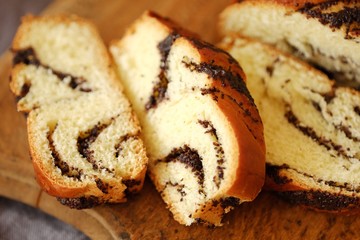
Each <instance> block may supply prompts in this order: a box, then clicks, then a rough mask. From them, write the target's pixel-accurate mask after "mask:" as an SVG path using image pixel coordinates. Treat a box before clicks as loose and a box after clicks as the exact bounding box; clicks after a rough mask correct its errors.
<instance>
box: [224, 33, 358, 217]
mask: <svg viewBox="0 0 360 240" xmlns="http://www.w3.org/2000/svg"><path fill="white" fill-rule="evenodd" d="M222 47H223V48H224V49H225V50H227V51H229V52H230V53H231V54H232V56H234V58H235V59H237V60H238V61H239V62H240V64H241V66H242V67H243V68H244V71H245V72H246V74H247V77H248V81H247V83H248V87H249V90H250V92H251V94H252V95H253V97H254V99H255V102H256V104H257V106H258V108H259V111H260V115H261V118H262V120H263V123H264V129H265V142H266V150H267V153H266V154H267V155H266V166H267V167H266V175H267V181H266V185H267V187H269V188H270V189H273V190H275V191H278V192H279V193H280V194H281V195H284V196H286V197H287V198H288V199H290V200H291V201H293V202H295V203H298V204H301V205H305V206H307V207H310V208H313V209H316V210H321V211H329V212H348V213H351V212H354V211H355V210H356V211H357V210H359V207H360V171H359V169H360V93H359V91H356V90H354V89H352V88H345V87H335V85H334V82H333V81H331V80H329V79H328V77H327V76H326V75H325V74H323V73H321V72H320V71H318V70H316V69H314V68H312V67H311V66H309V65H307V64H306V63H304V62H301V61H300V60H298V59H296V58H293V57H291V56H288V55H285V54H283V53H281V52H280V51H278V50H276V49H274V48H273V47H271V46H268V45H265V44H263V43H261V42H257V41H255V40H249V39H245V38H234V37H227V38H225V39H224V40H223V42H222Z"/></svg>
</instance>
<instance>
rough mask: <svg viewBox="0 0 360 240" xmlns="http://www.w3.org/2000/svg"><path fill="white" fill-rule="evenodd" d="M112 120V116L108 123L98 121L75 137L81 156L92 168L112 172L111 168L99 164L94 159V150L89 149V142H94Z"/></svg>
mask: <svg viewBox="0 0 360 240" xmlns="http://www.w3.org/2000/svg"><path fill="white" fill-rule="evenodd" d="M112 121H113V118H112V119H111V120H110V121H109V122H108V123H103V124H100V123H98V124H97V125H95V126H94V127H93V128H91V129H89V130H88V131H86V132H85V133H80V134H79V137H78V139H77V147H78V152H79V153H80V154H81V156H83V157H84V158H85V159H86V160H87V161H88V162H89V163H91V165H92V167H93V169H94V170H98V169H104V170H105V171H107V172H108V173H113V172H114V170H113V169H109V168H106V167H104V166H99V165H98V163H99V161H98V160H97V159H94V151H92V150H90V149H89V148H90V146H91V144H93V143H94V142H95V140H96V139H97V137H98V136H99V135H100V133H101V132H102V131H103V130H104V129H105V128H107V127H108V126H109V125H110V124H111V123H112Z"/></svg>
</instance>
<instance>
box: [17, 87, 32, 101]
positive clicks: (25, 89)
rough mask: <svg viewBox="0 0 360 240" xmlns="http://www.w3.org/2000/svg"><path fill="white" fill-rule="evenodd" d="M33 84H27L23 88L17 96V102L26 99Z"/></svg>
mask: <svg viewBox="0 0 360 240" xmlns="http://www.w3.org/2000/svg"><path fill="white" fill-rule="evenodd" d="M30 87H31V83H28V82H25V83H24V85H22V87H21V91H20V94H19V95H18V96H16V101H17V102H18V101H20V99H22V98H23V97H25V96H26V95H27V94H28V93H29V91H30Z"/></svg>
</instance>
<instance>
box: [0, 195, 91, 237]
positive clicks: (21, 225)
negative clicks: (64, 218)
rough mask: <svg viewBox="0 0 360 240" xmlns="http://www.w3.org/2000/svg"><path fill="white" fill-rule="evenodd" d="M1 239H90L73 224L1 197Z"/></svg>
mask: <svg viewBox="0 0 360 240" xmlns="http://www.w3.org/2000/svg"><path fill="white" fill-rule="evenodd" d="M0 239H1V240H10V239H11V240H17V239H21V240H32V239H34V240H35V239H36V240H38V239H53V240H56V239H59V240H65V239H79V240H80V239H84V240H85V239H88V238H87V237H86V236H85V235H84V234H82V233H81V232H79V231H78V230H76V229H75V228H73V227H72V226H70V225H68V224H65V223H63V222H61V221H60V220H57V219H55V218H53V217H51V216H49V215H47V214H45V213H43V212H41V211H40V210H37V209H34V208H32V207H29V206H27V205H25V204H22V203H19V202H15V201H11V200H9V199H6V198H3V197H0Z"/></svg>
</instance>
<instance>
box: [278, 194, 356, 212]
mask: <svg viewBox="0 0 360 240" xmlns="http://www.w3.org/2000/svg"><path fill="white" fill-rule="evenodd" d="M278 194H279V195H280V196H283V197H285V198H287V199H289V201H290V202H292V203H294V204H300V205H305V206H308V207H314V208H317V209H320V210H326V211H341V210H342V209H348V208H350V209H351V208H354V209H355V208H356V206H357V205H358V204H359V202H360V199H359V198H358V197H355V196H345V195H340V194H331V193H328V192H322V191H287V192H279V193H278Z"/></svg>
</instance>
